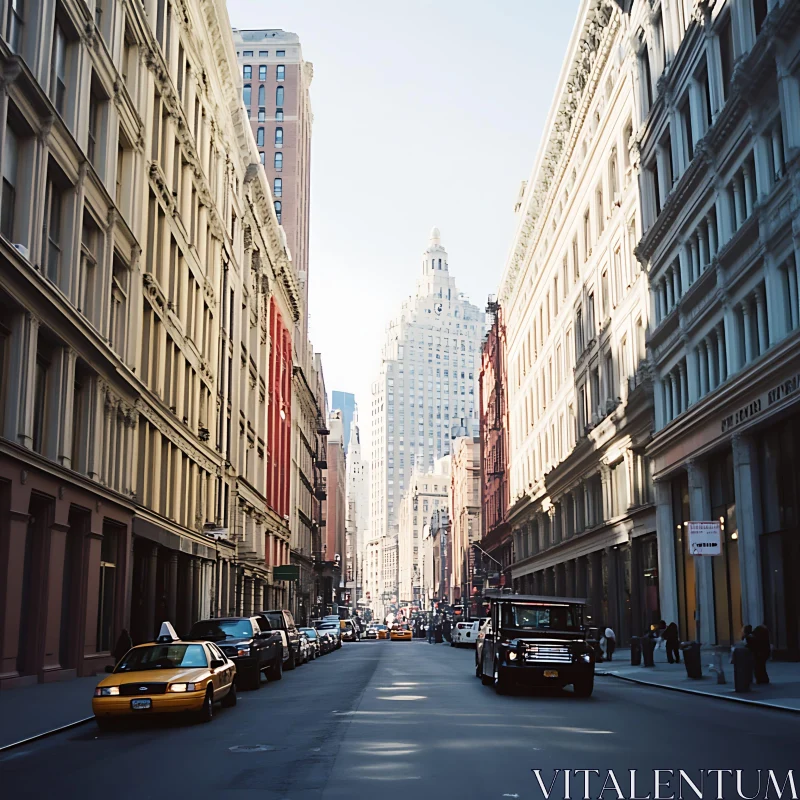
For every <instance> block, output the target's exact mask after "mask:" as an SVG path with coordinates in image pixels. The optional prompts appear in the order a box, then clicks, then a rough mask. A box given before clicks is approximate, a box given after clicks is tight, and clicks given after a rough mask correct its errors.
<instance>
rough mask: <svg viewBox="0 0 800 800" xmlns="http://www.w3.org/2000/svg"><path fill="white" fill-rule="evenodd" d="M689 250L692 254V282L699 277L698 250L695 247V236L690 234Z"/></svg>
mask: <svg viewBox="0 0 800 800" xmlns="http://www.w3.org/2000/svg"><path fill="white" fill-rule="evenodd" d="M689 251H690V253H691V255H692V283H694V282H695V281H696V280H697V279H698V278H699V277H700V252H699V250H698V249H697V237H696V236H694V235H692V236H691V237H690V239H689Z"/></svg>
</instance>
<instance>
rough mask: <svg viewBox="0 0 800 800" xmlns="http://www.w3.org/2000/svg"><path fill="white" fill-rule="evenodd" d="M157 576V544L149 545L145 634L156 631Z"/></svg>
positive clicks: (153, 633)
mask: <svg viewBox="0 0 800 800" xmlns="http://www.w3.org/2000/svg"><path fill="white" fill-rule="evenodd" d="M157 577H158V545H157V544H155V543H153V544H151V545H150V551H149V552H148V554H147V597H145V599H144V603H145V605H144V607H145V624H146V626H147V635H148V636H155V635H156V633H157V632H158V628H157V627H156V578H157Z"/></svg>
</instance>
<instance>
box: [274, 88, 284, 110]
mask: <svg viewBox="0 0 800 800" xmlns="http://www.w3.org/2000/svg"><path fill="white" fill-rule="evenodd" d="M275 105H276V106H282V105H283V86H278V88H277V89H275Z"/></svg>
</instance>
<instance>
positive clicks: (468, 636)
mask: <svg viewBox="0 0 800 800" xmlns="http://www.w3.org/2000/svg"><path fill="white" fill-rule="evenodd" d="M478 624H479V623H478V620H472V621H471V622H456V624H455V625H454V627H453V632H452V634H451V642H450V646H451V647H462V646H467V647H474V646H475V642H476V641H477V638H478Z"/></svg>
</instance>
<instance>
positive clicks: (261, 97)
mask: <svg viewBox="0 0 800 800" xmlns="http://www.w3.org/2000/svg"><path fill="white" fill-rule="evenodd" d="M258 104H259V105H260V106H265V105H266V104H267V90H266V89H265V88H264V87H263V86H259V87H258ZM259 113H261V112H260V111H259Z"/></svg>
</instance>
